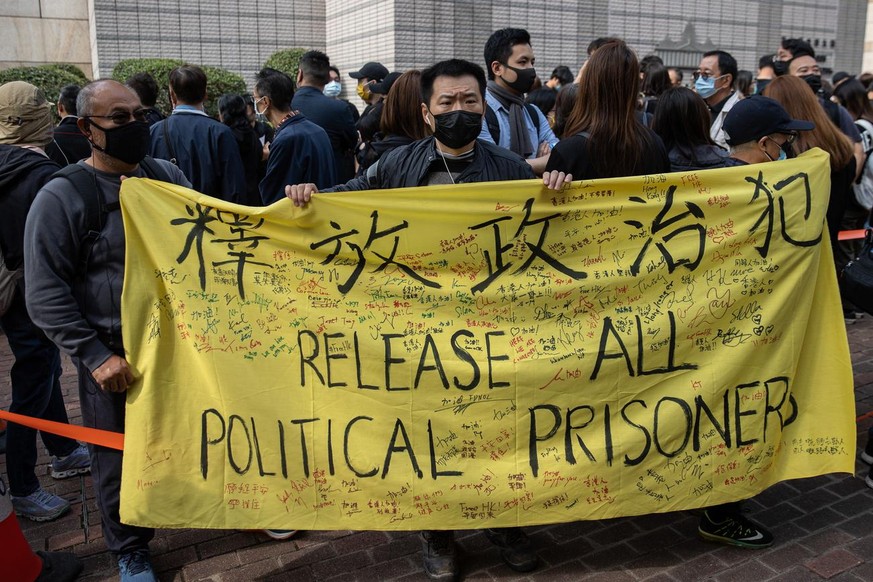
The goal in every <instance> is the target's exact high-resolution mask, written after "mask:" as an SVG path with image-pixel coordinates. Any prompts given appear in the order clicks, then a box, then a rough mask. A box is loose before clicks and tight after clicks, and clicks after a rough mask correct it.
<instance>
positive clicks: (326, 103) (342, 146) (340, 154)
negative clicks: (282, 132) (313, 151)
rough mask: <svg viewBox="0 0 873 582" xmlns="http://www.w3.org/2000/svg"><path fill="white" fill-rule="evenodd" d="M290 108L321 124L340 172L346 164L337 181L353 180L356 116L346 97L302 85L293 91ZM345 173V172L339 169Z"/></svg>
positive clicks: (356, 136) (356, 132) (318, 124)
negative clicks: (336, 96)
mask: <svg viewBox="0 0 873 582" xmlns="http://www.w3.org/2000/svg"><path fill="white" fill-rule="evenodd" d="M291 108H292V109H294V110H295V111H299V112H300V113H302V114H303V115H305V116H306V119H308V120H309V121H311V122H312V123H314V124H315V125H317V126H319V127H321V128H322V129H323V130H324V131H326V132H327V137H329V138H330V146H331V149H333V161H334V165H335V167H336V168H337V170H338V172H339V171H340V169H341V168H347V170H348V171H347V172H346V175H339V176H338V181H340V182H345V181H346V180H351V179H352V176H353V175H354V151H355V146H356V145H357V143H358V130H357V129H355V120H354V119H353V118H352V114H351V112H350V111H349V108H348V105H346V102H345V101H340V100H339V99H331V98H330V97H326V96H325V95H324V93H322V92H321V91H319V90H318V89H316V88H315V87H300V88H299V89H298V90H297V92H296V93H294V99H293V100H292V101H291ZM340 173H342V172H340Z"/></svg>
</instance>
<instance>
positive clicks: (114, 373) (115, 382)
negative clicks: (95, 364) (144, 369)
mask: <svg viewBox="0 0 873 582" xmlns="http://www.w3.org/2000/svg"><path fill="white" fill-rule="evenodd" d="M91 375H92V376H93V377H94V381H95V382H97V384H98V385H99V386H100V388H102V389H103V390H105V391H106V392H125V391H126V390H127V388H128V386H130V385H131V384H132V383H133V380H134V378H133V373H132V372H131V371H130V366H129V365H128V363H127V360H125V359H124V358H122V357H121V356H116V355H112V356H109V359H108V360H106V361H105V362H103V363H102V364H101V365H100V367H99V368H97V369H96V370H94V371H93V372H91Z"/></svg>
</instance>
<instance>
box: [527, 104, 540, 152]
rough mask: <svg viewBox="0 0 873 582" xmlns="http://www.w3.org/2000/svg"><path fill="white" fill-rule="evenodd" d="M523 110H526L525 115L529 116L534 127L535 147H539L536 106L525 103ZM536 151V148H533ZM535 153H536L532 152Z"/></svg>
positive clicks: (538, 117)
mask: <svg viewBox="0 0 873 582" xmlns="http://www.w3.org/2000/svg"><path fill="white" fill-rule="evenodd" d="M524 108H525V109H527V114H528V115H529V116H530V120H531V121H532V122H533V125H534V127H535V128H536V130H537V146H539V141H540V116H539V110H538V109H537V106H536V105H534V104H533V103H525V104H524ZM534 149H536V148H534ZM534 153H536V152H534Z"/></svg>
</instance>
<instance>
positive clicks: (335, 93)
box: [324, 81, 343, 97]
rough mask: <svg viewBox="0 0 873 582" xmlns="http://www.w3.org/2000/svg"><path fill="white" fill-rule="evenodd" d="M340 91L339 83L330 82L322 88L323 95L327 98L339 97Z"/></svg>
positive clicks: (341, 87) (341, 88) (340, 85)
mask: <svg viewBox="0 0 873 582" xmlns="http://www.w3.org/2000/svg"><path fill="white" fill-rule="evenodd" d="M342 90H343V86H342V84H340V82H339V81H331V82H330V83H328V84H327V85H325V86H324V94H325V95H326V96H328V97H339V94H340V92H341V91H342Z"/></svg>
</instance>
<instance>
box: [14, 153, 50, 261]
mask: <svg viewBox="0 0 873 582" xmlns="http://www.w3.org/2000/svg"><path fill="white" fill-rule="evenodd" d="M59 169H60V166H59V165H57V164H56V163H55V162H53V161H52V160H50V159H49V158H48V157H46V156H44V155H42V154H40V153H39V152H35V151H32V150H29V149H25V148H22V147H18V146H12V145H0V251H2V252H3V259H4V260H5V261H6V267H7V268H9V269H10V270H14V269H17V268H19V267H20V266H21V265H22V263H23V262H24V222H25V220H26V219H27V211H28V210H30V205H31V204H32V203H33V199H34V198H35V197H36V193H37V192H39V189H40V188H42V187H43V185H44V184H45V183H46V182H48V181H49V178H50V177H51V176H52V174H54V173H55V172H57V171H58V170H59Z"/></svg>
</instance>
